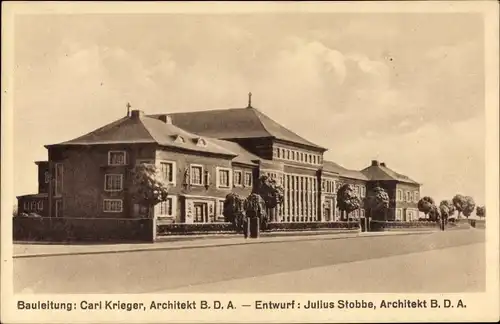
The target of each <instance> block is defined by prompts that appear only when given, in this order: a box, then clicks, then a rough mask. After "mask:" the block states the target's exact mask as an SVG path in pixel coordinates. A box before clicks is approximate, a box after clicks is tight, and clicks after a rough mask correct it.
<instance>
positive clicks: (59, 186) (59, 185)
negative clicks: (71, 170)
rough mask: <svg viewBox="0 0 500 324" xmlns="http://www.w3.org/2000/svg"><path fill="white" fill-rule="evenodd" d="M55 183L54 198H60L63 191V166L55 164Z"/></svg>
mask: <svg viewBox="0 0 500 324" xmlns="http://www.w3.org/2000/svg"><path fill="white" fill-rule="evenodd" d="M55 173H56V183H55V189H54V190H55V193H54V195H55V196H61V195H62V191H63V173H64V169H63V164H62V163H56V172H55Z"/></svg>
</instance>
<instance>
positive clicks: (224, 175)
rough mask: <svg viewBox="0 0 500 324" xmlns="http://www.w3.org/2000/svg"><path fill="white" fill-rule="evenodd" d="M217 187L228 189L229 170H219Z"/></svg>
mask: <svg viewBox="0 0 500 324" xmlns="http://www.w3.org/2000/svg"><path fill="white" fill-rule="evenodd" d="M219 187H224V188H227V187H229V170H219Z"/></svg>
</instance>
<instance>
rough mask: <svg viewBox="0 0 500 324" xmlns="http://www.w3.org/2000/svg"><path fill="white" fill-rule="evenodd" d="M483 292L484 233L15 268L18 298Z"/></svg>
mask: <svg viewBox="0 0 500 324" xmlns="http://www.w3.org/2000/svg"><path fill="white" fill-rule="evenodd" d="M484 288H485V248H484V231H481V230H474V229H473V230H463V231H462V230H461V231H449V232H437V233H430V234H415V235H401V236H399V235H398V236H382V237H358V238H348V239H336V240H313V241H297V242H284V243H266V244H252V245H244V244H243V245H238V246H229V247H205V248H196V249H185V250H164V251H143V252H126V253H114V254H96V255H70V256H52V257H36V258H22V259H15V260H14V290H15V292H34V293H158V292H168V291H172V292H173V291H175V292H277V293H278V292H302V293H306V292H310V293H313V292H333V293H336V292H338V293H340V292H360V293H361V292H387V293H391V292H415V293H416V292H429V293H430V292H443V293H444V292H460V291H482V290H484Z"/></svg>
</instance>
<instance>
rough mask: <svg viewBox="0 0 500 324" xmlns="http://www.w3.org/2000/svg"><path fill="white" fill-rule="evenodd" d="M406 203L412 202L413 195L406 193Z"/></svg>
mask: <svg viewBox="0 0 500 324" xmlns="http://www.w3.org/2000/svg"><path fill="white" fill-rule="evenodd" d="M406 201H411V193H410V192H409V191H407V192H406Z"/></svg>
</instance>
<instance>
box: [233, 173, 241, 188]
mask: <svg viewBox="0 0 500 324" xmlns="http://www.w3.org/2000/svg"><path fill="white" fill-rule="evenodd" d="M233 177H234V185H235V186H241V185H242V184H243V183H242V180H243V179H241V171H234V175H233Z"/></svg>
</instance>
